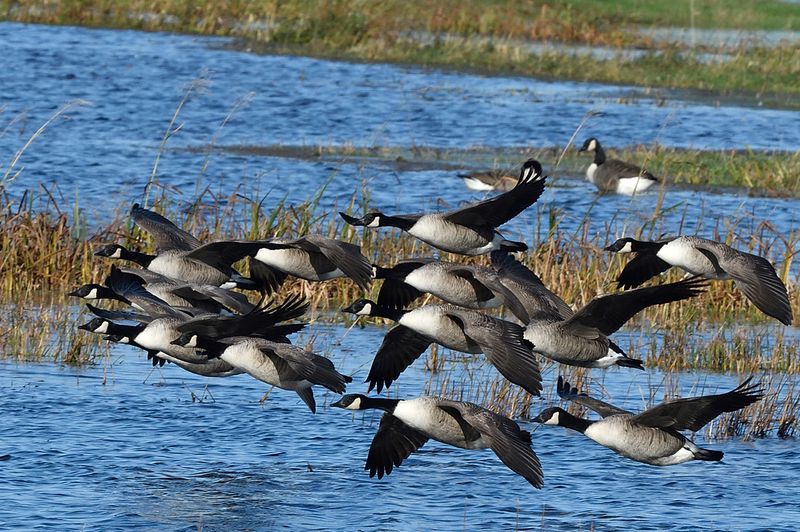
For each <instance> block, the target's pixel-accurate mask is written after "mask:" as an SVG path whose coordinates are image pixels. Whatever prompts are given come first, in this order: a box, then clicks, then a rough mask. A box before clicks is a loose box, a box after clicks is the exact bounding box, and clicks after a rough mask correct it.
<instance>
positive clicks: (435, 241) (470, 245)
mask: <svg viewBox="0 0 800 532" xmlns="http://www.w3.org/2000/svg"><path fill="white" fill-rule="evenodd" d="M408 233H409V234H410V235H412V236H415V237H417V238H419V239H420V240H422V241H423V242H427V243H428V244H430V245H432V246H434V247H437V248H439V249H442V250H444V251H450V252H453V253H461V254H463V255H481V254H483V253H487V252H488V251H491V250H493V249H497V248H498V247H499V245H500V242H501V241H502V238H500V240H499V241H498V242H497V243H495V242H494V241H492V242H490V241H487V240H486V238H484V237H482V236H481V235H479V234H478V233H476V232H475V231H473V230H472V229H470V228H468V227H466V226H463V225H458V224H454V223H452V222H448V221H447V220H445V219H444V216H443V215H427V216H423V217H422V218H420V219H419V220H418V221H417V223H415V224H414V225H413V226H412V227H411V229H409V230H408Z"/></svg>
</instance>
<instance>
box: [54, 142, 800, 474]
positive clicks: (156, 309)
mask: <svg viewBox="0 0 800 532" xmlns="http://www.w3.org/2000/svg"><path fill="white" fill-rule="evenodd" d="M584 149H585V150H587V151H593V152H594V153H595V163H594V165H593V166H594V169H593V170H591V174H592V176H594V179H595V180H603V179H606V177H604V176H605V175H606V173H605V171H604V168H605V167H606V165H609V164H610V163H611V161H610V160H606V159H605V156H604V154H603V151H602V148H601V147H600V144H599V142H597V140H596V139H589V140H588V141H587V142H586V144H585V145H584ZM545 181H546V177H545V176H544V175H543V172H542V167H541V165H540V164H539V163H538V162H537V161H535V160H533V159H531V160H528V161H526V162H525V163H524V164H523V166H522V170H521V172H520V175H519V177H518V179H517V181H516V184H515V185H514V187H513V188H511V190H509V191H507V192H505V193H502V194H500V195H498V196H496V197H493V198H491V199H487V200H484V201H481V202H479V203H475V204H471V205H468V206H466V207H462V208H459V209H456V210H452V211H447V212H438V213H425V214H395V215H387V214H384V213H382V212H377V211H376V212H370V213H368V214H366V215H364V216H362V217H360V218H356V217H353V216H350V215H348V214H345V213H340V214H341V216H342V218H343V219H344V220H345V221H346V222H347V223H348V224H351V225H353V226H363V227H365V228H370V229H375V228H379V227H394V228H399V229H401V230H402V231H405V232H407V233H408V234H410V235H412V236H413V237H415V238H417V239H419V240H422V241H424V242H426V243H428V244H429V245H430V246H432V247H434V248H436V249H439V250H442V251H446V252H450V253H454V254H459V255H467V256H476V255H483V254H489V255H490V259H491V262H490V264H491V266H490V267H487V266H480V265H476V264H462V263H456V262H444V261H439V260H435V259H433V258H414V259H409V260H404V261H401V262H399V263H398V264H395V265H393V266H391V267H387V266H378V265H373V264H371V263H370V261H369V260H368V259H367V258H366V257H365V256H363V255H362V253H361V250H360V248H359V247H358V246H355V245H352V244H349V243H346V242H341V241H338V240H333V239H329V238H325V237H323V236H320V235H305V236H302V237H299V238H296V239H282V238H273V239H267V240H256V241H252V240H226V241H218V242H211V243H207V244H202V243H201V242H200V241H199V240H197V239H196V238H195V237H194V236H193V235H191V234H189V233H187V232H186V231H183V230H181V229H180V228H178V227H177V226H176V225H175V224H173V223H172V222H171V221H169V220H168V219H166V218H164V217H163V216H161V215H159V214H157V213H155V212H152V211H150V210H147V209H143V208H141V207H140V206H139V205H138V204H136V205H134V206H133V208H132V209H131V218H132V220H133V221H134V223H136V224H137V225H138V226H139V227H140V228H141V229H142V230H144V231H146V232H147V233H149V234H150V236H151V237H152V239H153V241H154V243H155V247H156V254H155V255H149V254H145V253H141V252H137V251H133V250H129V249H126V248H124V247H122V246H120V245H118V244H111V245H107V246H104V247H103V248H101V249H99V250H97V251H96V253H95V254H96V255H98V256H103V257H108V258H111V259H117V260H127V261H129V262H133V263H135V264H136V265H138V267H136V268H125V267H116V266H114V267H112V271H111V273H110V275H109V276H108V277H107V278H106V279H105V281H104V283H103V284H102V285H100V284H90V285H85V286H82V287H80V288H78V289H77V290H75V291H74V292H72V293H71V294H70V295H73V296H77V297H81V298H83V299H84V300H86V301H87V307H88V309H89V310H90V311H91V312H92V313H93V314H94V315H95V316H96V317H94V318H93V319H92V320H91V321H89V322H88V323H86V324H83V325H81V326H80V327H79V328H80V329H83V330H86V331H89V332H92V333H97V334H103V335H105V338H106V339H107V340H109V341H112V342H120V343H125V344H130V345H133V346H137V347H140V348H141V349H143V350H145V351H146V352H147V354H148V358H149V359H151V360H152V363H153V364H154V365H155V364H161V365H163V364H164V363H166V362H170V363H173V364H175V365H177V366H180V367H181V368H183V369H185V370H187V371H190V372H192V373H196V374H199V375H203V376H207V377H228V376H231V375H236V374H241V373H247V374H249V375H250V376H252V377H254V378H255V379H258V380H260V381H263V382H265V383H267V384H269V385H271V386H274V387H277V388H281V389H285V390H292V391H294V392H296V393H297V394H298V396H299V397H300V398H301V399H302V401H303V402H304V403H305V404H306V405H307V406H308V408H309V409H310V410H311V411H312V412H315V410H316V402H315V399H314V393H313V389H314V387H315V386H323V387H325V388H327V389H328V390H331V391H332V392H334V393H337V394H342V393H344V392H345V388H346V386H347V384H348V383H350V382H352V378H351V377H350V376H348V375H344V374H342V373H340V372H339V371H337V369H336V368H335V367H334V365H333V363H332V362H331V361H330V360H329V359H327V358H326V357H323V356H320V355H318V354H315V353H312V352H311V351H309V350H306V349H303V348H300V347H297V346H294V345H292V344H291V342H290V341H289V339H288V336H289V335H291V334H292V333H295V332H297V331H299V330H300V329H302V328H303V327H304V325H305V324H304V323H302V322H298V321H296V320H297V319H298V318H300V317H302V315H303V314H304V313H305V311H306V310H307V306H308V304H307V303H306V302H305V301H304V300H303V299H302V298H301V297H299V296H289V297H286V298H285V299H283V301H281V302H276V301H277V300H276V299H275V298H274V297H270V296H272V295H273V294H275V293H276V292H278V291H279V290H280V287H281V284H282V283H283V281H284V280H285V279H286V278H287V276H294V277H299V278H301V279H305V280H308V281H326V280H329V279H334V278H338V277H348V278H350V279H352V280H353V282H355V283H356V285H358V286H359V287H360V288H361V289H364V290H366V289H367V288H368V287H369V285H370V283H371V281H372V280H373V279H380V280H382V282H383V284H382V286H381V289H380V291H379V294H378V297H377V301H371V300H368V299H358V300H357V301H354V302H352V303H351V304H350V305H348V306H347V307H345V308H344V309H342V310H343V311H345V312H349V313H352V314H354V315H356V316H375V317H381V318H386V319H390V320H393V321H394V322H396V325H395V326H394V327H392V328H391V329H390V330H389V332H388V333H387V334H386V335H385V337H384V339H383V342H382V343H381V345H380V347H379V348H378V350H377V353H376V355H375V358H374V360H373V363H372V366H371V368H370V370H369V373H368V375H367V378H366V382H367V383H368V393H369V392H371V391H372V390H373V389H377V392H378V393H381V392H382V391H383V390H384V389H386V388H389V387H391V385H392V383H394V382H395V381H396V380H397V379H399V378H401V375H402V373H403V371H404V370H405V369H406V368H407V367H409V366H410V365H411V364H413V363H414V361H415V360H416V359H417V358H418V357H419V356H420V355H421V354H422V353H424V352H425V350H426V349H427V348H428V347H429V346H430V345H431V344H438V345H441V346H443V347H446V348H448V349H452V350H455V351H461V352H465V353H475V354H481V353H482V354H483V355H485V357H486V360H487V361H488V362H489V363H490V364H491V365H493V366H494V367H495V368H496V369H497V371H498V372H499V373H500V374H502V375H503V376H504V377H505V378H506V379H508V380H509V381H510V382H511V383H513V384H516V385H518V386H520V387H522V388H523V389H524V390H525V391H527V392H528V393H531V394H534V395H538V394H539V393H540V392H541V390H542V378H541V373H540V371H539V362H538V359H537V354H538V355H541V356H544V357H547V358H550V359H553V360H555V361H557V362H558V363H560V364H565V365H570V366H580V367H586V368H607V367H610V366H621V367H623V368H631V369H636V370H643V369H644V368H643V365H642V361H641V360H638V359H635V358H632V357H630V356H629V355H628V354H627V353H625V352H624V350H623V349H622V348H620V347H619V346H618V345H617V344H616V343H615V342H614V340H613V339H612V338H611V337H612V336H613V334H614V333H615V332H616V331H617V330H618V329H619V328H620V327H622V326H623V324H625V322H627V321H628V320H630V319H631V318H632V317H633V316H634V315H636V314H637V313H638V312H640V311H642V310H643V309H645V308H647V307H650V306H653V305H661V304H667V303H670V302H674V301H681V300H686V299H690V298H694V297H698V296H700V295H702V293H703V291H704V290H705V288H706V280H709V279H712V280H716V279H733V280H734V282H735V283H736V285H737V287H738V288H739V289H740V290H741V291H742V292H743V293H744V295H745V296H746V297H747V298H748V299H750V300H751V301H752V302H753V304H754V305H756V306H757V307H758V308H759V309H761V310H762V311H763V312H764V313H765V314H767V315H769V316H772V317H774V318H776V319H778V320H779V321H781V322H782V323H784V324H790V323H791V321H792V311H791V308H790V306H789V300H788V296H787V292H786V287H785V286H784V285H783V283H782V282H781V281H780V279H779V278H778V276H777V275H776V273H775V270H774V268H773V267H772V265H771V264H770V263H769V262H768V261H766V260H765V259H764V258H762V257H759V256H756V255H752V254H748V253H743V252H740V251H737V250H735V249H732V248H730V247H728V246H726V245H725V244H722V243H719V242H714V241H711V240H705V239H701V238H696V237H684V236H680V237H677V238H673V239H669V240H662V241H659V242H643V241H638V240H635V239H632V238H622V239H620V240H617V241H616V242H615V243H614V244H612V245H611V246H609V247H608V248H606V249H607V250H608V251H611V252H615V253H635V254H636V257H635V258H634V259H633V260H631V261H630V262H629V263H628V264H627V266H626V267H625V269H624V270H623V272H622V274H621V275H620V276H619V278H618V279H617V281H618V284H619V285H620V287H622V288H632V289H630V290H624V291H621V292H618V293H613V294H609V295H604V296H601V297H596V298H595V299H593V300H592V301H590V302H589V303H588V304H587V305H585V306H584V307H582V308H580V309H578V310H573V309H572V308H571V307H570V306H569V305H568V304H567V303H566V302H565V301H564V300H562V299H561V298H560V297H559V296H558V295H556V294H555V293H553V292H552V291H551V290H549V289H548V288H547V287H545V286H544V285H543V284H542V282H541V280H540V279H539V277H537V276H536V274H535V273H534V272H532V271H531V270H530V269H528V268H527V267H526V266H524V265H523V264H522V263H521V262H520V261H519V260H517V259H516V258H515V257H514V256H513V255H512V254H511V253H512V252H524V251H525V250H526V249H527V246H526V244H525V243H523V242H514V241H510V240H507V239H505V238H504V237H503V236H502V235H501V233H500V232H499V231H498V229H497V228H498V227H500V226H501V225H503V224H505V223H506V222H508V221H509V220H510V219H512V218H513V217H515V216H517V215H518V214H520V213H521V212H522V211H524V210H525V209H526V208H528V207H529V206H531V205H532V204H533V203H534V202H536V201H537V199H538V198H539V197H540V195H541V194H542V192H543V191H544V187H545ZM619 186H621V187H623V188H625V187H629V185H628V184H625V185H619ZM634 188H635V187H634ZM246 257H249V260H250V268H249V271H250V273H249V276H244V275H242V274H241V273H239V272H237V271H236V270H234V269H233V267H232V265H233V264H234V263H236V262H237V261H239V260H241V259H244V258H246ZM670 267H678V268H681V269H683V270H685V271H686V272H687V277H686V278H684V279H683V280H681V281H678V282H673V283H669V284H661V285H653V286H647V287H643V288H634V287H636V286H638V285H640V284H642V283H644V282H645V281H646V280H647V279H649V278H650V277H653V276H655V275H657V274H659V273H661V272H663V271H665V270H666V269H668V268H670ZM233 288H239V289H244V290H256V291H258V292H259V293H260V295H261V299H260V301H259V302H258V303H257V304H253V303H251V302H250V300H249V299H248V298H247V297H246V296H245V295H244V294H242V293H241V292H235V291H233V290H232V289H233ZM424 293H428V294H432V295H434V296H436V297H438V298H439V299H441V300H442V301H444V303H442V304H426V305H423V306H417V307H415V308H409V305H411V304H412V303H413V302H414V300H416V299H417V298H418V297H420V296H421V295H422V294H424ZM101 299H106V300H116V301H118V302H122V303H124V304H126V305H129V307H130V308H125V310H112V309H108V308H99V307H97V306H95V305H94V304H93V303H95V302H96V301H97V300H101ZM499 306H504V307H505V308H506V309H507V310H508V311H509V312H510V314H511V315H513V318H511V319H501V318H498V317H495V316H491V315H488V314H485V313H483V312H481V311H482V310H483V309H490V308H496V307H499ZM557 392H558V395H559V396H560V397H561V398H562V399H564V400H566V401H572V402H574V403H578V404H581V405H583V406H585V407H587V408H589V409H591V410H594V411H595V412H597V413H598V414H599V415H600V416H601V419H599V420H588V419H582V418H580V417H576V416H574V415H572V414H570V413H568V412H567V411H566V410H563V409H562V408H558V407H553V408H548V409H546V410H544V411H543V412H541V413H540V414H539V415H538V416H537V417H536V418H535V421H538V422H539V423H543V424H547V425H560V426H562V427H566V428H568V429H572V430H576V431H578V432H580V433H582V434H583V435H585V436H586V437H587V438H589V439H591V440H594V441H595V442H597V443H599V444H601V445H604V446H606V447H608V448H610V449H611V450H613V451H614V452H616V453H618V454H620V455H623V456H626V457H628V458H631V459H633V460H636V461H639V462H644V463H647V464H652V465H661V466H665V465H672V464H679V463H682V462H686V461H689V460H706V461H718V460H721V459H722V455H723V453H722V452H720V451H715V450H709V449H702V448H700V447H698V446H697V445H696V444H695V443H694V442H692V441H691V440H690V439H688V438H687V437H686V436H684V435H683V434H682V432H681V431H692V432H694V431H697V430H699V429H700V428H701V427H702V426H704V425H705V424H707V423H708V422H710V421H711V420H712V419H714V418H715V417H717V416H718V415H720V414H722V413H723V412H733V411H736V410H739V409H741V408H744V407H745V406H747V405H750V404H752V403H754V402H755V401H758V400H759V399H760V398H761V397H762V393H763V391H762V390H761V389H760V387H759V386H758V385H757V384H751V383H750V379H748V380H747V381H745V382H744V383H742V384H741V385H740V386H739V387H737V388H735V389H734V390H731V391H729V392H727V393H723V394H718V395H707V396H702V397H693V398H686V399H679V400H676V401H671V402H666V403H663V404H660V405H658V406H656V407H653V408H650V409H648V410H646V411H644V412H641V413H638V414H635V413H632V412H628V411H626V410H622V409H620V408H617V407H614V406H612V405H610V404H607V403H604V402H602V401H599V400H597V399H593V398H591V397H589V396H587V395H585V394H583V393H581V392H579V391H578V390H577V389H576V388H574V387H572V386H571V385H570V384H569V383H567V382H564V380H563V379H562V378H561V377H559V378H558V384H557ZM331 406H333V407H338V408H343V409H347V410H365V409H378V410H382V411H384V414H383V417H382V418H381V421H380V426H379V427H378V430H377V432H376V433H375V436H374V438H373V440H372V444H371V445H370V448H369V452H368V455H367V460H366V466H365V469H366V470H368V471H369V474H370V476H374V475H377V476H378V478H382V477H383V476H384V475H387V474H389V473H391V471H392V469H393V468H394V467H397V466H399V465H400V464H401V463H402V462H403V460H405V459H406V458H407V457H408V456H409V455H410V454H411V453H413V452H414V451H416V450H417V449H419V448H420V447H421V446H422V445H424V444H425V442H426V441H428V440H429V439H434V440H437V441H439V442H442V443H446V444H449V445H453V446H456V447H460V448H463V449H485V448H490V449H491V450H492V451H494V453H495V454H496V455H497V456H498V457H499V458H500V460H501V461H502V462H503V463H504V464H505V465H506V466H507V467H508V468H509V469H511V470H512V471H514V472H515V473H517V474H519V475H521V476H522V477H524V478H525V479H526V480H527V481H528V482H529V483H530V484H531V485H533V486H534V487H536V488H540V487H542V485H543V474H542V467H541V464H540V462H539V459H538V458H537V456H536V454H535V453H534V450H533V448H532V441H531V434H530V433H529V432H527V431H525V430H523V429H522V428H521V427H520V426H519V425H518V424H517V422H515V421H514V420H512V419H509V418H508V417H505V416H502V415H499V414H497V413H494V412H492V411H490V410H488V409H486V408H483V407H481V406H479V405H476V404H473V403H468V402H461V401H453V400H449V399H445V398H440V397H432V396H424V397H417V398H412V399H390V398H382V397H374V396H372V397H370V396H368V395H363V394H348V395H344V396H343V397H342V398H341V399H339V400H338V401H336V402H334V403H333V404H332V405H331Z"/></svg>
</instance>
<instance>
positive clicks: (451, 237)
mask: <svg viewBox="0 0 800 532" xmlns="http://www.w3.org/2000/svg"><path fill="white" fill-rule="evenodd" d="M544 182H545V177H544V176H542V166H541V165H540V164H539V163H538V162H537V161H535V160H533V159H529V160H528V161H526V162H525V164H523V165H522V171H521V172H520V176H519V181H518V182H517V185H516V186H515V187H514V188H513V189H511V190H510V191H508V192H506V193H504V194H500V195H499V196H497V197H494V198H492V199H488V200H485V201H482V202H480V203H476V204H474V205H469V206H467V207H463V208H461V209H457V210H455V211H450V212H443V213H435V214H404V215H397V216H387V215H385V214H383V213H381V212H371V213H369V214H367V215H365V216H363V217H362V218H354V217H353V216H349V215H347V214H345V213H343V212H340V213H339V215H340V216H341V217H342V218H343V219H344V221H345V222H347V223H349V224H350V225H355V226H364V227H398V228H400V229H402V230H403V231H406V232H408V234H410V235H411V236H414V237H416V238H418V239H420V240H422V241H423V242H426V243H428V244H430V245H431V246H433V247H435V248H438V249H441V250H443V251H449V252H452V253H459V254H461V255H482V254H484V253H488V252H490V251H492V250H494V249H506V250H509V251H524V250H526V249H528V247H527V246H526V245H525V244H524V243H522V242H512V241H510V240H506V239H505V238H503V236H502V235H501V234H500V233H499V232H498V231H497V227H499V226H501V225H503V224H504V223H506V222H507V221H509V220H510V219H512V218H513V217H515V216H516V215H518V214H519V213H521V212H522V211H524V210H525V209H527V208H528V207H530V206H531V205H533V204H534V203H535V202H536V200H537V199H539V196H541V195H542V192H543V191H544Z"/></svg>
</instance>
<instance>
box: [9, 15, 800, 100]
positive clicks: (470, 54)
mask: <svg viewBox="0 0 800 532" xmlns="http://www.w3.org/2000/svg"><path fill="white" fill-rule="evenodd" d="M607 4H608V5H607ZM626 4H628V5H616V3H600V4H597V3H592V4H591V5H588V3H587V2H586V0H569V1H537V2H529V3H523V4H520V3H519V2H495V1H489V0H471V1H469V2H458V1H456V0H448V1H446V2H443V3H439V4H438V5H437V6H436V7H435V8H433V9H431V8H430V6H429V5H428V4H427V3H425V2H422V1H421V0H412V1H411V2H399V1H397V0H394V1H390V2H362V1H359V0H329V1H325V2H321V3H316V2H307V1H303V0H290V1H281V2H278V1H276V0H271V1H264V2H256V1H252V0H249V1H240V2H205V3H196V2H187V1H186V0H167V1H164V2H158V3H154V2H145V1H142V0H125V1H119V2H118V1H111V0H91V1H90V0H66V1H59V2H55V1H42V0H16V1H2V2H0V16H4V18H6V19H8V20H15V21H20V22H41V23H48V24H79V25H84V26H104V27H113V28H135V29H143V30H158V31H182V32H187V33H201V34H212V35H233V36H238V37H242V38H245V39H248V40H249V42H248V43H247V45H246V46H247V47H248V48H249V49H254V48H258V46H259V45H261V46H262V47H263V49H265V50H268V51H271V52H276V51H277V52H283V53H299V54H306V55H307V54H311V55H317V56H324V57H335V58H338V57H342V58H348V59H360V60H373V61H393V62H402V63H416V64H426V65H435V66H440V67H454V68H462V69H481V70H486V71H489V72H495V73H498V72H500V73H508V72H513V73H519V74H525V75H534V76H540V77H542V76H543V77H558V78H562V79H564V78H569V79H578V80H593V81H605V82H611V83H626V84H631V83H632V84H638V85H646V86H667V87H686V88H696V89H711V90H716V91H722V92H730V91H748V92H751V93H767V92H776V93H784V94H792V95H797V93H798V90H800V89H798V86H797V84H796V83H795V80H796V77H797V66H796V65H797V64H798V61H797V54H798V53H800V52H799V51H798V47H796V46H784V47H780V48H779V49H773V48H757V49H754V48H752V47H750V46H749V45H746V44H743V45H741V46H738V47H736V48H735V49H733V50H730V49H728V50H725V53H727V54H729V55H730V57H729V58H728V59H727V60H725V61H719V62H701V61H700V60H699V59H698V58H697V57H696V56H695V55H694V53H690V54H685V53H683V51H684V50H686V49H687V48H691V49H692V52H695V51H702V48H701V49H700V50H698V49H697V47H694V46H692V44H691V43H685V42H682V41H680V40H679V39H676V40H674V41H673V42H666V43H662V42H656V41H654V40H653V39H650V38H648V37H646V36H643V35H639V34H638V33H637V32H636V31H633V27H634V26H637V25H642V24H643V25H648V26H649V25H655V26H663V25H666V26H675V25H676V24H680V23H683V24H685V25H686V26H688V25H689V24H691V26H692V27H696V26H700V27H727V26H730V27H735V28H743V29H744V28H769V29H783V30H792V29H794V30H796V29H797V28H798V27H800V13H799V12H800V8H797V6H795V5H793V4H791V3H788V2H787V3H782V2H778V1H774V0H770V1H767V2H758V3H756V2H748V1H746V0H737V1H735V2H730V1H728V2H725V1H722V0H715V1H713V2H703V3H691V4H688V3H687V2H679V3H672V4H670V5H669V6H665V5H663V3H659V2H654V1H648V2H626ZM695 4H696V5H697V7H695ZM695 14H698V15H699V16H695ZM419 33H425V34H429V35H433V36H434V38H433V42H432V43H429V42H424V41H423V42H420V41H418V40H416V39H414V38H409V35H412V36H413V35H414V34H419ZM439 36H447V37H450V38H443V37H439ZM452 37H457V39H455V40H453V39H452ZM460 37H463V38H460ZM475 37H477V38H475ZM487 37H488V38H490V39H489V40H488V41H487ZM428 40H430V39H428ZM520 40H523V41H525V43H527V42H530V41H539V42H541V41H553V42H559V43H579V44H586V45H594V46H598V45H601V46H607V47H611V48H620V49H621V48H622V47H635V48H639V49H641V48H647V49H649V50H651V51H652V52H653V53H650V54H647V55H645V56H644V57H642V58H636V59H630V58H625V56H624V55H619V56H617V57H611V58H609V59H607V60H597V58H594V57H592V56H590V55H589V54H583V55H576V54H574V53H571V52H569V51H565V52H559V51H555V52H553V53H544V54H532V53H531V52H530V50H529V49H528V47H527V46H526V44H525V43H520V42H519V41H520ZM786 103H791V102H786ZM794 103H795V104H796V101H795V102H794Z"/></svg>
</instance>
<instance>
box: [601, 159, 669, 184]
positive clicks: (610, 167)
mask: <svg viewBox="0 0 800 532" xmlns="http://www.w3.org/2000/svg"><path fill="white" fill-rule="evenodd" d="M601 166H602V167H604V168H605V171H606V172H608V173H609V174H611V175H614V176H616V177H618V178H621V179H625V178H629V177H644V178H646V179H649V180H651V181H655V182H656V183H658V178H657V177H656V176H654V175H653V174H651V173H650V172H648V171H647V170H645V169H643V168H642V167H641V166H637V165H635V164H632V163H629V162H626V161H620V160H619V159H606V160H605V162H604V163H603V164H602V165H601Z"/></svg>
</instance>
